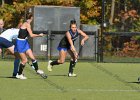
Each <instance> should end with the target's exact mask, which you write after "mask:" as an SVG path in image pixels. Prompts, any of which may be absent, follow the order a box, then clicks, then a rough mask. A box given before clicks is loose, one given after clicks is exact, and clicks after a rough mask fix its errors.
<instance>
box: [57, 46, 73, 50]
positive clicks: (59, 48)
mask: <svg viewBox="0 0 140 100" xmlns="http://www.w3.org/2000/svg"><path fill="white" fill-rule="evenodd" d="M69 49H70V47H69V48H68V47H67V48H64V47H59V46H58V47H57V50H58V51H61V50H64V51H68V50H69Z"/></svg>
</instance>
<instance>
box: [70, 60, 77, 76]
mask: <svg viewBox="0 0 140 100" xmlns="http://www.w3.org/2000/svg"><path fill="white" fill-rule="evenodd" d="M75 65H76V62H75V61H70V66H69V73H73V69H74V67H75Z"/></svg>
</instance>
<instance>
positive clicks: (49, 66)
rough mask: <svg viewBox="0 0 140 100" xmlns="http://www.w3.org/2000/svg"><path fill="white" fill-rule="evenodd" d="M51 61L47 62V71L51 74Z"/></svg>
mask: <svg viewBox="0 0 140 100" xmlns="http://www.w3.org/2000/svg"><path fill="white" fill-rule="evenodd" d="M51 62H52V61H51V60H50V61H49V62H48V71H49V72H51V71H52V67H53V66H52V65H51Z"/></svg>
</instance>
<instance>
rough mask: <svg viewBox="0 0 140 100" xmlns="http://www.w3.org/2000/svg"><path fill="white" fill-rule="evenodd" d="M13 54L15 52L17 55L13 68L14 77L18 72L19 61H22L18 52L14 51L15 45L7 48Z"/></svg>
mask: <svg viewBox="0 0 140 100" xmlns="http://www.w3.org/2000/svg"><path fill="white" fill-rule="evenodd" d="M7 49H8V50H9V51H10V52H11V53H12V54H14V56H15V60H14V69H13V77H15V76H16V75H17V73H18V69H19V63H20V57H19V54H18V53H14V45H13V46H11V47H9V48H7Z"/></svg>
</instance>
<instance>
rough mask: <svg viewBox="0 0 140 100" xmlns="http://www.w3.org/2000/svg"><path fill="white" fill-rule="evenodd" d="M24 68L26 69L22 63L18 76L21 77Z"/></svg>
mask: <svg viewBox="0 0 140 100" xmlns="http://www.w3.org/2000/svg"><path fill="white" fill-rule="evenodd" d="M24 67H25V65H23V64H22V63H21V64H20V65H19V72H18V75H21V74H22V72H23V69H24Z"/></svg>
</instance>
